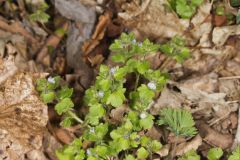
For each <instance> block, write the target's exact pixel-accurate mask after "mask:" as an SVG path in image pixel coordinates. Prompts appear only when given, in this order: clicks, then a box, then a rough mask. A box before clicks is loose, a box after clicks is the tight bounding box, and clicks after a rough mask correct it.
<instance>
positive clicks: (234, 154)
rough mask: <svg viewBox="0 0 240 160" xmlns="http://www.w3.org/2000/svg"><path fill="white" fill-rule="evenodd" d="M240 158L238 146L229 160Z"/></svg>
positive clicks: (239, 147)
mask: <svg viewBox="0 0 240 160" xmlns="http://www.w3.org/2000/svg"><path fill="white" fill-rule="evenodd" d="M239 157H240V146H238V147H237V148H236V149H235V150H234V151H233V152H232V155H230V156H229V158H228V160H239Z"/></svg>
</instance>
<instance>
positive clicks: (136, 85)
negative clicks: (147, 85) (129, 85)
mask: <svg viewBox="0 0 240 160" xmlns="http://www.w3.org/2000/svg"><path fill="white" fill-rule="evenodd" d="M139 78H140V75H139V74H138V73H136V83H135V87H134V90H135V91H136V89H137V87H138V83H139Z"/></svg>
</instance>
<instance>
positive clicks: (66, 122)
mask: <svg viewBox="0 0 240 160" xmlns="http://www.w3.org/2000/svg"><path fill="white" fill-rule="evenodd" d="M72 122H73V119H72V117H66V118H64V120H63V121H62V122H61V123H60V125H61V126H62V127H70V126H71V125H72Z"/></svg>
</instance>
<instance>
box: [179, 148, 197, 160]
mask: <svg viewBox="0 0 240 160" xmlns="http://www.w3.org/2000/svg"><path fill="white" fill-rule="evenodd" d="M178 160H200V156H199V155H198V154H197V153H196V151H194V150H190V151H188V152H187V153H185V154H184V155H183V156H182V157H180V158H178Z"/></svg>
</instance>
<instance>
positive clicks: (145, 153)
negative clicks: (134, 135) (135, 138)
mask: <svg viewBox="0 0 240 160" xmlns="http://www.w3.org/2000/svg"><path fill="white" fill-rule="evenodd" d="M148 155H149V153H148V151H147V150H146V149H145V148H144V147H141V148H139V149H138V150H137V158H138V159H140V160H143V159H146V158H147V157H148Z"/></svg>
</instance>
